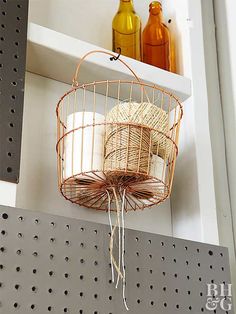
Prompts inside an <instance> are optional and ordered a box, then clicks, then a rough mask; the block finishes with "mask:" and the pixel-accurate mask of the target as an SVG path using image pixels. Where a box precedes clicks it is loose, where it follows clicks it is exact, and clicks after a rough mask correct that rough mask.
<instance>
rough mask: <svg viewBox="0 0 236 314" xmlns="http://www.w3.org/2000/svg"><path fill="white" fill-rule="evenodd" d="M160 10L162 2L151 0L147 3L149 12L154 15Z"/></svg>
mask: <svg viewBox="0 0 236 314" xmlns="http://www.w3.org/2000/svg"><path fill="white" fill-rule="evenodd" d="M161 11H162V4H161V2H159V1H152V2H151V3H150V4H149V12H151V13H152V14H154V15H157V14H159V13H160V12H161Z"/></svg>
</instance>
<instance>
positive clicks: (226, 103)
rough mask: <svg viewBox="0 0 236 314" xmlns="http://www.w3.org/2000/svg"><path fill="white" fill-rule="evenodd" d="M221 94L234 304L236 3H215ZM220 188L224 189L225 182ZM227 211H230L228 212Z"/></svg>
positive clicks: (224, 240)
mask: <svg viewBox="0 0 236 314" xmlns="http://www.w3.org/2000/svg"><path fill="white" fill-rule="evenodd" d="M214 8H215V22H216V41H217V53H218V66H219V75H220V92H221V104H222V112H223V126H224V133H225V144H226V150H225V147H222V146H221V147H220V149H221V150H222V149H224V150H225V153H226V161H227V174H228V178H227V179H228V182H227V183H228V186H229V197H230V206H229V207H230V208H229V209H228V208H227V206H226V205H227V204H226V205H225V206H224V207H223V208H222V215H223V216H224V219H221V220H222V223H221V225H220V229H219V230H220V233H221V244H222V245H225V246H228V247H229V254H230V260H231V272H232V283H233V287H234V300H235V299H236V255H235V254H236V245H235V244H236V163H235V160H236V148H235V147H236V146H235V136H236V58H235V56H236V37H235V30H236V19H235V12H236V2H235V1H234V0H226V1H220V0H215V1H214ZM219 180H221V186H223V185H224V182H223V181H222V178H219ZM227 209H228V210H227Z"/></svg>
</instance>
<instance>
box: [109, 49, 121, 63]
mask: <svg viewBox="0 0 236 314" xmlns="http://www.w3.org/2000/svg"><path fill="white" fill-rule="evenodd" d="M117 51H118V56H117V57H110V60H111V61H116V60H118V59H119V58H120V55H121V48H120V47H118V48H117Z"/></svg>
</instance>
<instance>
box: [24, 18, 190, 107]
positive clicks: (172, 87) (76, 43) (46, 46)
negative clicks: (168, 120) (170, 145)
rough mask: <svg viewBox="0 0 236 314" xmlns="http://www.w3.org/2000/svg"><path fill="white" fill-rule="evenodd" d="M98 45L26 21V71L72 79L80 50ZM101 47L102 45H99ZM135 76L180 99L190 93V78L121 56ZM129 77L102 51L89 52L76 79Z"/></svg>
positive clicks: (67, 81) (185, 97)
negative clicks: (99, 53)
mask: <svg viewBox="0 0 236 314" xmlns="http://www.w3.org/2000/svg"><path fill="white" fill-rule="evenodd" d="M98 49H99V50H100V49H102V48H100V47H97V46H94V45H92V44H89V43H87V42H85V41H81V40H79V39H76V38H72V37H70V36H67V35H65V34H62V33H58V32H56V31H53V30H51V29H48V28H46V27H43V26H40V25H37V24H33V23H30V24H29V27H28V44H27V62H26V63H27V65H26V67H27V71H29V72H32V73H36V74H39V75H42V76H45V77H48V78H51V79H54V80H57V81H60V82H64V83H68V84H71V83H72V78H73V76H74V73H75V70H76V66H77V64H78V62H79V60H80V59H81V58H82V56H83V55H84V54H86V53H87V52H89V51H91V50H98ZM102 50H105V49H102ZM122 59H123V60H124V61H126V62H127V63H128V64H129V65H130V67H131V68H132V69H133V70H134V71H135V72H136V74H137V76H138V77H139V78H140V79H141V80H142V81H143V82H146V83H151V84H156V85H158V86H160V87H162V88H165V89H167V90H168V91H170V92H171V93H173V94H174V95H175V96H177V97H178V98H179V99H180V100H181V101H184V100H186V99H187V98H188V97H189V96H190V95H191V81H190V79H188V78H186V77H183V76H180V75H177V74H174V73H170V72H168V71H164V70H161V69H159V68H156V67H153V66H150V65H147V64H144V63H142V62H139V61H136V60H133V59H130V58H127V57H123V56H122ZM107 79H120V80H123V79H124V80H125V79H126V80H127V79H128V80H129V79H133V78H132V75H131V74H130V72H129V70H128V69H126V68H125V67H123V66H122V65H121V64H120V63H119V62H116V61H113V62H111V61H110V60H109V57H106V56H105V57H104V55H91V56H89V58H88V59H86V61H85V63H84V64H83V67H82V70H81V74H80V77H79V81H80V83H86V82H91V81H92V82H93V81H96V80H107Z"/></svg>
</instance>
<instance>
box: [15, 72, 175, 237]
mask: <svg viewBox="0 0 236 314" xmlns="http://www.w3.org/2000/svg"><path fill="white" fill-rule="evenodd" d="M69 88H70V86H69V85H66V84H63V83H59V82H57V81H54V80H50V79H46V78H43V77H41V76H38V75H35V74H30V73H27V75H26V86H25V103H24V118H23V135H22V152H21V172H20V183H19V184H18V188H17V201H16V206H17V207H20V208H25V209H31V210H43V211H46V212H50V213H53V214H58V215H63V216H68V217H75V218H80V219H85V220H90V221H96V222H102V223H107V213H105V212H100V211H95V210H89V209H86V208H82V207H79V206H77V205H73V204H71V203H70V202H68V201H66V200H65V199H64V198H63V197H62V196H61V194H60V193H59V190H58V186H57V161H56V149H55V147H56V114H55V108H56V103H57V101H58V100H59V98H60V97H61V96H62V95H63V94H64V92H65V91H66V90H68V89H69ZM98 98H100V100H102V99H103V98H104V96H102V95H99V96H98ZM126 217H127V218H126V225H127V227H129V228H133V229H138V230H143V231H149V232H153V233H160V234H165V235H171V225H172V224H171V210H170V202H169V201H166V202H165V203H164V204H163V205H161V206H158V207H154V208H151V209H146V210H145V211H137V212H129V213H128V214H127V216H126Z"/></svg>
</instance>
